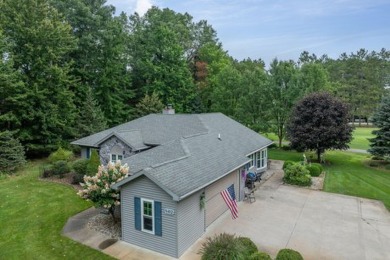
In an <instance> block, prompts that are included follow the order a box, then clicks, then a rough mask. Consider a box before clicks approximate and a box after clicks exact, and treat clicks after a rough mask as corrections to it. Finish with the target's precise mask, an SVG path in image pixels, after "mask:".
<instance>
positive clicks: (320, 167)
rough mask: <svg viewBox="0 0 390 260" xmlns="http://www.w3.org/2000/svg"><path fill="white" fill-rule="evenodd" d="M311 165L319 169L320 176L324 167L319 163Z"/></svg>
mask: <svg viewBox="0 0 390 260" xmlns="http://www.w3.org/2000/svg"><path fill="white" fill-rule="evenodd" d="M311 165H315V166H317V167H318V169H320V174H321V173H322V172H323V171H324V167H323V166H322V165H321V164H320V163H311Z"/></svg>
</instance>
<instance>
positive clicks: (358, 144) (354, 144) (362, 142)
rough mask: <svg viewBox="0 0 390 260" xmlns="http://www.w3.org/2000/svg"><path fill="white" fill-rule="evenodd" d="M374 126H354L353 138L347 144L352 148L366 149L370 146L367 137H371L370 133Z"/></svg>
mask: <svg viewBox="0 0 390 260" xmlns="http://www.w3.org/2000/svg"><path fill="white" fill-rule="evenodd" d="M375 129H376V128H373V127H356V128H355V130H354V131H353V139H352V141H351V143H350V144H349V146H350V148H352V149H362V150H367V149H368V148H370V145H369V144H370V142H369V141H368V138H373V137H374V135H373V134H372V133H371V132H372V131H373V130H375Z"/></svg>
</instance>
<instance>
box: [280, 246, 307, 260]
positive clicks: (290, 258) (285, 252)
mask: <svg viewBox="0 0 390 260" xmlns="http://www.w3.org/2000/svg"><path fill="white" fill-rule="evenodd" d="M275 260H303V257H302V255H301V254H300V253H299V252H297V251H295V250H292V249H288V248H285V249H281V250H280V251H279V252H278V255H277V256H276V258H275Z"/></svg>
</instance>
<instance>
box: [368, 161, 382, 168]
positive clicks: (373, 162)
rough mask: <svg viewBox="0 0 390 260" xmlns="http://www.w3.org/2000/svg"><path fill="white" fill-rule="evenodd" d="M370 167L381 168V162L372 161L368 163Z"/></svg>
mask: <svg viewBox="0 0 390 260" xmlns="http://www.w3.org/2000/svg"><path fill="white" fill-rule="evenodd" d="M368 165H369V166H370V167H379V166H380V162H379V161H373V160H372V161H370V162H369V163H368Z"/></svg>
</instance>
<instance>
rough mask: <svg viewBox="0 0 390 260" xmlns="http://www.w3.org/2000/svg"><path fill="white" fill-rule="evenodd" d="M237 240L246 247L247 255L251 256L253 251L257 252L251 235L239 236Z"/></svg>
mask: <svg viewBox="0 0 390 260" xmlns="http://www.w3.org/2000/svg"><path fill="white" fill-rule="evenodd" d="M237 242H239V243H241V245H242V246H243V247H244V248H245V249H244V253H245V254H246V256H247V257H249V256H251V255H252V254H253V253H256V252H257V250H258V249H257V246H256V244H255V243H253V241H252V240H251V239H250V238H249V237H238V238H237Z"/></svg>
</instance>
